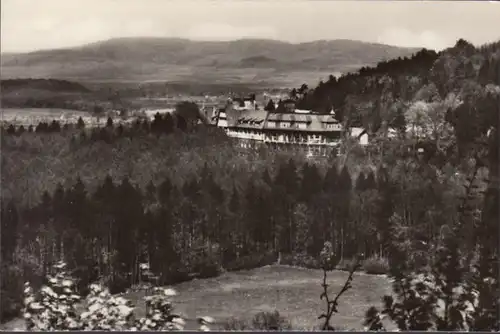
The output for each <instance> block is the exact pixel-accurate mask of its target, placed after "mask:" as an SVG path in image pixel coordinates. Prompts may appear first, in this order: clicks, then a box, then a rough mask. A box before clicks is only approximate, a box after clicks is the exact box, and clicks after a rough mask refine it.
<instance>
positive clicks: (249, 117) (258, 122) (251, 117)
mask: <svg viewBox="0 0 500 334" xmlns="http://www.w3.org/2000/svg"><path fill="white" fill-rule="evenodd" d="M226 117H227V125H228V127H238V128H252V129H262V128H263V126H264V123H265V120H266V117H267V111H265V110H253V109H234V108H227V109H226Z"/></svg>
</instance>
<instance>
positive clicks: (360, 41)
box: [0, 36, 438, 54]
mask: <svg viewBox="0 0 500 334" xmlns="http://www.w3.org/2000/svg"><path fill="white" fill-rule="evenodd" d="M127 39H128V40H133V39H137V40H140V39H143V40H147V39H150V40H153V39H158V40H178V41H186V42H201V43H234V42H240V41H268V42H277V43H282V44H288V45H301V44H312V43H318V42H336V41H349V42H358V43H365V44H372V45H383V46H388V47H392V48H398V49H408V50H412V49H415V50H422V49H427V50H433V49H428V48H425V47H422V46H398V45H392V44H386V43H380V42H373V41H364V40H359V39H349V38H335V39H314V40H310V41H303V42H291V41H286V40H280V39H275V38H261V37H242V38H235V39H221V40H217V39H213V40H212V39H196V38H187V37H169V36H121V37H111V38H107V39H100V40H96V41H94V42H89V43H84V44H77V45H72V46H65V47H57V48H42V49H35V50H31V51H0V54H30V53H36V52H44V51H57V50H59V51H63V50H70V49H77V48H83V47H87V46H91V45H95V44H99V43H106V42H111V41H114V40H127ZM434 51H438V50H434Z"/></svg>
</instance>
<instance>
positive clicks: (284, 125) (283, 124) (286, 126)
mask: <svg viewBox="0 0 500 334" xmlns="http://www.w3.org/2000/svg"><path fill="white" fill-rule="evenodd" d="M289 126H290V124H288V123H285V122H283V123H281V127H282V128H288V127H289Z"/></svg>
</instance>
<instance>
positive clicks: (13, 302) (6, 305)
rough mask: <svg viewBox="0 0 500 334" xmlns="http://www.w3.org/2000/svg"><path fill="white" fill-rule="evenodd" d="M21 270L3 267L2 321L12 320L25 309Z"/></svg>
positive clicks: (0, 293)
mask: <svg viewBox="0 0 500 334" xmlns="http://www.w3.org/2000/svg"><path fill="white" fill-rule="evenodd" d="M22 276H23V275H22V272H21V269H20V268H18V267H17V266H14V265H4V264H2V267H1V280H0V284H1V290H0V321H1V322H4V321H7V320H10V319H12V318H14V317H16V316H17V315H19V311H20V310H21V309H22V307H23V301H22V291H23V283H22V282H23V281H22Z"/></svg>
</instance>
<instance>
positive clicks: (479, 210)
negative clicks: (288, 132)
mask: <svg viewBox="0 0 500 334" xmlns="http://www.w3.org/2000/svg"><path fill="white" fill-rule="evenodd" d="M499 86H500V43H498V42H497V43H494V44H491V45H486V46H483V47H479V48H476V47H474V46H473V45H471V44H469V43H467V42H466V41H463V40H460V41H458V42H457V44H456V45H455V46H454V47H453V48H450V49H447V50H444V51H442V52H440V53H439V54H438V53H435V52H433V51H427V50H423V51H421V52H419V53H417V54H416V55H415V56H413V57H412V58H409V59H397V60H393V61H388V62H383V63H380V64H379V65H378V66H377V67H374V68H363V69H361V70H360V71H359V72H358V73H351V74H347V75H344V76H343V77H341V78H339V79H335V78H334V77H331V78H330V80H329V81H328V82H326V83H320V84H319V85H318V86H317V87H316V88H314V89H308V87H307V86H305V85H303V86H302V87H301V88H300V89H297V90H294V92H292V98H295V99H296V100H297V103H298V106H300V107H301V108H302V107H303V108H313V109H315V110H320V109H322V108H323V109H325V111H326V110H330V109H331V107H332V106H333V108H334V109H335V110H336V111H337V117H339V120H341V121H342V122H343V123H344V124H345V126H346V127H349V126H352V125H354V124H356V123H361V124H362V125H364V126H365V127H366V128H367V129H368V130H369V134H370V145H368V147H361V146H359V145H358V144H357V143H355V142H353V141H351V140H347V139H346V140H345V141H344V142H343V143H342V150H341V151H342V152H343V154H341V155H340V156H338V157H335V158H334V157H332V158H331V159H327V160H325V161H308V160H306V159H305V158H304V157H303V156H301V155H299V154H295V153H289V152H278V151H274V150H273V149H271V148H267V147H255V148H254V149H249V150H245V151H243V150H242V149H240V148H239V147H238V146H237V145H235V143H234V142H233V141H232V140H230V139H229V138H227V137H226V136H225V135H224V133H222V132H220V131H219V130H217V129H213V128H208V127H205V126H203V125H195V123H196V122H194V120H192V119H191V118H189V117H187V116H186V117H185V118H183V117H181V118H170V116H166V117H161V116H160V115H157V117H156V119H155V120H154V121H153V122H152V123H148V122H146V123H136V124H134V125H132V126H130V127H124V126H121V125H120V126H116V125H114V124H112V122H108V125H107V127H106V128H103V129H96V130H89V129H85V128H83V126H81V124H80V126H79V127H78V126H77V127H76V128H67V129H61V128H58V127H57V126H56V125H54V126H53V128H52V130H51V131H48V130H46V131H45V130H43V131H42V130H39V131H35V130H36V129H34V131H24V132H21V133H19V132H18V131H14V130H12V129H11V130H10V131H3V132H2V153H1V154H2V210H1V214H2V217H1V221H2V235H1V236H2V305H1V308H2V317H6V318H7V317H10V316H14V315H15V314H16V312H17V311H18V310H19V308H20V298H21V296H22V289H23V286H22V282H24V281H26V280H30V281H31V282H34V284H35V285H36V284H41V283H42V279H43V277H45V275H46V274H47V273H48V272H49V270H50V268H51V266H52V265H53V264H54V263H56V262H58V261H60V260H64V261H65V262H66V263H68V266H69V267H70V268H71V269H72V270H73V273H74V275H75V276H76V277H77V278H78V279H79V283H78V286H79V289H80V291H82V293H85V287H86V286H87V285H88V284H89V283H90V282H93V281H97V280H99V281H101V282H103V283H105V284H106V285H108V286H109V287H110V288H111V289H112V291H113V292H119V291H123V290H124V289H126V288H127V287H130V286H132V285H134V284H137V283H138V282H139V281H140V280H141V279H142V277H141V275H140V270H139V267H140V264H141V263H144V262H146V263H149V264H150V266H151V272H152V273H153V276H154V278H155V280H157V283H158V284H165V283H174V282H179V281H183V280H187V279H190V278H192V277H209V276H214V275H217V274H218V273H219V272H221V270H236V269H240V268H250V267H252V266H253V267H256V266H260V265H264V264H270V263H273V262H275V261H276V259H277V258H278V254H282V255H281V256H280V258H287V259H288V261H289V262H290V263H291V264H295V265H301V266H307V267H318V262H317V261H318V260H317V259H318V257H319V254H320V252H321V249H322V248H323V244H324V242H325V241H329V242H331V243H332V245H333V249H334V254H335V261H336V262H339V261H345V260H348V259H350V258H353V257H356V256H360V257H361V258H362V259H365V260H366V261H367V262H366V263H369V260H370V259H372V260H373V259H375V260H377V259H378V260H380V261H382V259H383V260H386V261H387V262H388V264H389V268H387V271H388V273H390V274H391V275H392V276H393V277H395V278H396V281H397V282H404V281H405V279H407V278H409V277H411V273H415V272H432V270H433V268H434V267H435V265H436V263H437V262H436V261H437V260H438V259H441V258H442V257H443V256H444V255H443V250H442V248H443V245H445V246H446V247H445V248H446V249H448V250H450V254H448V255H449V256H448V255H446V256H448V257H446V258H452V259H457V262H456V263H453V265H451V264H448V267H446V268H448V269H449V268H452V267H454V268H455V269H456V270H458V269H459V268H460V270H462V271H461V272H459V273H455V274H454V275H452V276H453V277H455V279H456V280H459V281H460V282H459V283H460V284H462V283H463V284H469V285H470V286H473V287H474V288H475V289H476V290H477V291H479V294H480V296H481V298H480V299H479V303H480V309H481V310H482V313H481V314H476V318H475V319H476V320H475V321H476V322H475V323H474V326H473V328H476V329H491V328H495V326H498V317H497V306H496V305H497V303H496V301H497V300H498V289H497V288H495V286H497V283H498V277H497V273H498V242H499V240H498V235H499V233H498V232H499V231H498V218H499V215H498V205H497V203H498V201H499V174H498V172H499V167H500V164H499V160H498V153H499V147H498V143H499V141H500V140H499V137H498V119H499V115H500V87H499ZM179 120H180V121H179ZM190 120H192V121H190ZM49 127H50V125H47V124H46V125H45V128H44V129H47V128H49ZM392 130H394V131H395V134H396V135H395V136H389V134H390V133H391V131H392ZM449 235H452V236H453V238H448V237H447V236H449ZM450 240H455V241H454V242H455V243H454V244H453V245H452V241H450ZM438 262H439V261H438ZM443 266H444V265H443ZM446 268H445V267H443V268H441V269H439V270H441V272H444V271H446V270H447V269H446ZM444 279H445V280H446V279H449V277H446V278H444ZM485 282H487V283H485ZM459 283H457V284H459ZM450 284H451V283H450ZM396 293H397V291H396ZM449 294H451V292H450V293H449ZM449 294H448V295H449ZM405 307H409V306H405ZM414 307H415V308H418V307H420V306H418V305H417V306H414ZM422 307H423V306H422ZM374 323H375V322H374ZM412 326H413V327H412ZM419 326H420V325H419ZM419 326H417V325H409V327H407V328H410V329H419V328H423V327H422V326H420V327H419ZM403 327H404V326H403ZM424 327H425V326H424ZM441 328H445V329H446V328H449V327H446V326H445V325H443V327H441Z"/></svg>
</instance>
